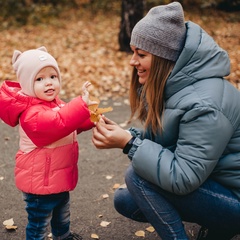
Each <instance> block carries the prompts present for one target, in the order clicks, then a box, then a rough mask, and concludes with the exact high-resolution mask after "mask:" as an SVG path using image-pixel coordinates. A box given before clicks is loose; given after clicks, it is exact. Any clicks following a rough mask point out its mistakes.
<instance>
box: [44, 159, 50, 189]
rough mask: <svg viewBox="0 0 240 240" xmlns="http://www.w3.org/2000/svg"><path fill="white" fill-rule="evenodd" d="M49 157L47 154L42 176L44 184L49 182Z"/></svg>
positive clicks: (46, 184)
mask: <svg viewBox="0 0 240 240" xmlns="http://www.w3.org/2000/svg"><path fill="white" fill-rule="evenodd" d="M50 165H51V158H50V157H49V156H47V158H46V163H45V176H44V186H48V184H49V172H50Z"/></svg>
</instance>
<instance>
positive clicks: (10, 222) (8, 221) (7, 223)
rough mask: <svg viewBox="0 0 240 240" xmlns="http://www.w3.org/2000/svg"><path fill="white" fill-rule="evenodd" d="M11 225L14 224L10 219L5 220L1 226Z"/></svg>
mask: <svg viewBox="0 0 240 240" xmlns="http://www.w3.org/2000/svg"><path fill="white" fill-rule="evenodd" d="M13 224H14V221H13V218H10V219H8V220H5V221H4V222H3V225H4V226H12V225H13Z"/></svg>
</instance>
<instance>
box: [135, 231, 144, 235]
mask: <svg viewBox="0 0 240 240" xmlns="http://www.w3.org/2000/svg"><path fill="white" fill-rule="evenodd" d="M135 235H136V236H137V237H145V232H144V231H142V230H139V231H137V232H135Z"/></svg>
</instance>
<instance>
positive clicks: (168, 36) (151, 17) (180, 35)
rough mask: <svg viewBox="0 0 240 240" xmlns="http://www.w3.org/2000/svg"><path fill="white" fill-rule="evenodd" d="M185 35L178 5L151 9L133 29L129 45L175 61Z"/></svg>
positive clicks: (182, 18)
mask: <svg viewBox="0 0 240 240" xmlns="http://www.w3.org/2000/svg"><path fill="white" fill-rule="evenodd" d="M185 35H186V27H185V20H184V13H183V9H182V6H181V4H180V3H178V2H173V3H170V4H167V5H161V6H157V7H153V8H152V9H150V11H149V12H148V13H147V15H146V16H145V17H144V18H142V19H141V20H140V21H139V22H138V23H137V24H136V25H135V27H134V28H133V31H132V35H131V42H130V45H133V46H135V47H137V48H140V49H142V50H144V51H146V52H149V53H151V54H153V55H156V56H159V57H162V58H165V59H168V60H171V61H174V62H175V61H176V60H177V59H178V57H179V55H180V53H181V51H182V48H183V45H184V42H185Z"/></svg>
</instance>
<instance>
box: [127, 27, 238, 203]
mask: <svg viewBox="0 0 240 240" xmlns="http://www.w3.org/2000/svg"><path fill="white" fill-rule="evenodd" d="M186 27H187V36H186V42H185V46H184V48H183V51H182V53H181V55H180V56H179V58H178V60H177V62H176V65H175V67H174V69H173V71H172V73H171V75H170V76H169V79H168V80H167V83H166V88H165V97H166V98H165V101H166V102H165V113H164V121H163V125H164V130H163V133H162V134H159V135H157V136H154V135H153V134H152V132H151V130H150V129H148V130H147V132H146V133H145V135H143V131H142V130H140V129H136V128H130V132H131V134H132V135H134V136H137V138H136V139H135V141H134V144H133V146H132V148H131V149H130V151H129V153H128V157H129V158H130V159H131V160H132V165H133V168H134V170H135V171H136V172H137V173H138V174H139V175H140V176H141V177H143V178H144V179H146V180H148V181H150V182H152V183H154V184H156V185H158V186H159V187H161V188H162V189H165V190H167V191H169V192H172V193H175V194H179V195H185V194H188V193H190V192H192V191H194V190H195V189H197V188H198V187H199V186H200V185H201V184H202V183H203V182H204V181H205V180H206V179H207V178H212V179H214V180H215V181H217V182H219V183H220V184H222V185H224V186H226V187H228V188H229V189H231V190H232V191H233V192H234V193H235V194H236V195H237V196H238V197H239V199H240V92H239V91H238V90H237V89H236V88H235V87H234V86H233V85H232V84H231V83H229V82H228V81H227V80H224V79H223V77H224V76H226V75H228V74H229V71H230V62H229V57H228V55H227V53H226V52H225V51H224V50H223V49H221V48H220V47H219V46H218V45H217V44H216V43H215V42H214V40H213V39H212V38H211V37H210V36H209V35H208V34H207V33H206V32H205V31H204V30H203V29H201V27H200V26H198V25H197V24H195V23H193V22H187V23H186Z"/></svg>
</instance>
